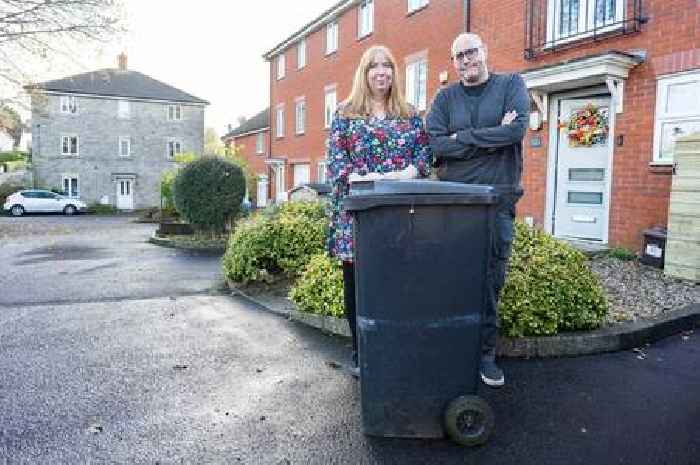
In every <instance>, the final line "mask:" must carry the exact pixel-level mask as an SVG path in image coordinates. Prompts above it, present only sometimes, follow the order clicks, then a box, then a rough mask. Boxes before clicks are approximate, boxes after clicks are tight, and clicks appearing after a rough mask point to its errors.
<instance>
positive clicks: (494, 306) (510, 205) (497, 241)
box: [481, 195, 519, 361]
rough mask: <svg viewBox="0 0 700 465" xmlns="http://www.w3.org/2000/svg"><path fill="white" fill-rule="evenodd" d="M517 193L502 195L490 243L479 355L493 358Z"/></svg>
mask: <svg viewBox="0 0 700 465" xmlns="http://www.w3.org/2000/svg"><path fill="white" fill-rule="evenodd" d="M518 198H519V196H512V195H505V196H504V197H503V198H502V200H501V201H500V202H499V204H498V207H497V209H496V221H495V224H494V229H495V231H494V234H493V241H492V245H491V267H490V269H489V274H488V276H487V280H488V290H487V296H486V297H487V298H486V307H485V308H484V313H483V320H482V324H481V349H482V359H485V360H491V361H493V360H495V358H496V343H497V341H498V330H499V328H500V322H499V320H498V299H499V296H500V293H501V289H503V285H504V284H505V281H506V270H507V268H508V260H509V258H510V254H511V250H512V247H513V221H514V220H515V203H516V202H517V201H518Z"/></svg>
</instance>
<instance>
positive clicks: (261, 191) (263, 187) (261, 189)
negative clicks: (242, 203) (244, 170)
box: [256, 176, 267, 208]
mask: <svg viewBox="0 0 700 465" xmlns="http://www.w3.org/2000/svg"><path fill="white" fill-rule="evenodd" d="M256 202H257V205H256V206H257V207H258V208H264V207H266V206H267V176H258V198H257V200H256Z"/></svg>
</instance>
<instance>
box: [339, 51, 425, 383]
mask: <svg viewBox="0 0 700 465" xmlns="http://www.w3.org/2000/svg"><path fill="white" fill-rule="evenodd" d="M401 88H402V86H401V83H400V82H399V73H398V69H397V66H396V60H395V59H394V57H393V55H392V54H391V51H389V49H388V48H387V47H385V46H382V45H375V46H373V47H370V48H369V49H368V50H367V51H365V53H364V54H363V55H362V58H361V59H360V64H359V65H358V67H357V70H356V71H355V78H354V81H353V86H352V91H351V92H350V96H349V97H348V98H347V100H345V101H344V102H343V103H341V104H340V105H339V107H338V110H337V111H336V113H335V117H334V119H333V124H332V125H331V132H330V135H329V137H328V149H329V150H328V160H327V167H328V178H329V180H330V182H331V183H332V186H333V194H332V201H331V207H332V208H331V224H330V234H329V240H328V251H329V253H330V254H331V255H333V256H335V257H337V258H339V259H340V260H341V261H342V263H343V279H344V298H345V316H346V318H347V320H348V323H349V325H350V331H351V333H352V348H353V352H352V358H353V369H352V373H353V374H354V375H355V376H358V375H359V369H358V365H357V328H356V324H357V323H356V311H355V278H354V268H353V237H352V216H351V215H350V214H348V213H347V212H344V211H343V210H342V208H341V206H342V205H341V204H342V201H343V198H344V197H345V196H346V195H347V194H348V191H349V186H350V183H351V182H353V181H360V180H378V179H410V178H415V177H418V176H421V177H425V176H427V175H428V174H429V171H430V166H431V162H432V154H431V152H430V148H429V146H428V136H427V134H426V132H425V129H424V126H423V120H422V119H421V118H420V116H418V114H417V113H416V111H415V109H413V108H412V107H411V106H410V105H409V104H408V103H406V100H405V98H404V95H403V92H402V91H401Z"/></svg>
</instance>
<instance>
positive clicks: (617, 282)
mask: <svg viewBox="0 0 700 465" xmlns="http://www.w3.org/2000/svg"><path fill="white" fill-rule="evenodd" d="M591 268H592V270H593V272H594V273H596V274H597V275H598V276H599V277H600V280H601V282H602V284H603V286H604V287H605V290H606V291H607V294H608V301H609V302H610V312H609V314H608V316H607V321H606V323H607V324H614V323H616V322H623V321H637V320H649V319H654V318H656V317H659V316H661V315H665V314H667V313H669V312H673V311H674V310H679V309H681V308H683V307H685V306H687V305H689V304H692V303H700V283H693V282H691V281H684V280H681V279H676V278H671V277H668V276H666V275H664V273H663V270H659V269H657V268H653V267H650V266H646V265H643V264H641V263H640V262H639V261H638V260H621V259H618V258H614V257H610V256H599V257H595V258H593V259H592V260H591Z"/></svg>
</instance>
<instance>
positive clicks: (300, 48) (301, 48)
mask: <svg viewBox="0 0 700 465" xmlns="http://www.w3.org/2000/svg"><path fill="white" fill-rule="evenodd" d="M305 66H306V37H302V38H301V40H299V43H298V44H297V69H302V68H303V67H305Z"/></svg>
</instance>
